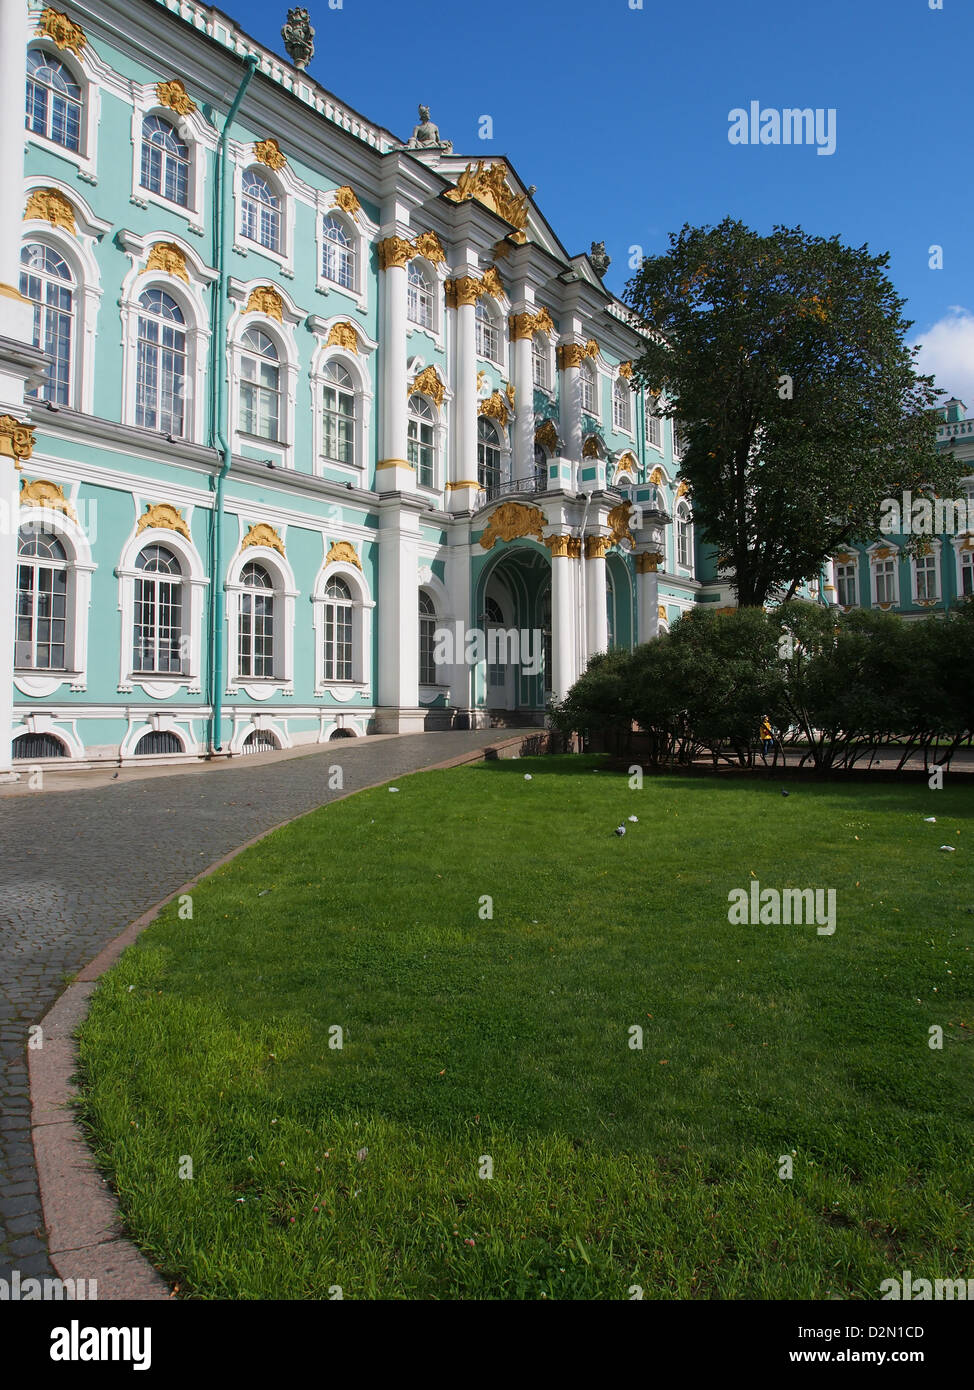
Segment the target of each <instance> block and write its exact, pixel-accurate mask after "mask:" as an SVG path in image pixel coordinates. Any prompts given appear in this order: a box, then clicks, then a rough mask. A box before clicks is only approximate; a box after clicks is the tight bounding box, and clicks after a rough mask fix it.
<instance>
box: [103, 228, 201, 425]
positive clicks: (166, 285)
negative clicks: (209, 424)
mask: <svg viewBox="0 0 974 1390" xmlns="http://www.w3.org/2000/svg"><path fill="white" fill-rule="evenodd" d="M120 235H121V234H120ZM160 241H169V242H172V243H173V245H175V246H178V247H179V249H180V250H181V251H182V252H183V254H184V257H185V260H186V271H187V275H188V278H189V283H188V284H187V282H186V281H185V280H183V279H182V278H181V277H180V276H178V275H169V274H167V273H166V272H165V271H161V270H152V271H148V272H146V271H145V270H143V266H144V264H145V260H146V256H147V254H148V251H149V249H150V248H151V247H152V246H153V245H154V244H155V243H156V242H160ZM122 244H123V246H124V248H125V250H126V251H127V252H128V253H129V255H130V257H131V258H132V261H133V267H132V269H131V270H130V271H129V273H128V274H127V275H126V277H125V279H124V280H123V282H122V294H121V297H120V301H119V303H120V307H121V315H122V344H123V352H122V420H123V423H124V424H127V425H132V426H135V392H136V380H137V372H138V343H139V314H140V312H141V310H140V307H139V299H140V297H141V296H142V294H143V293H144V292H145V291H146V290H151V289H160V290H164V291H165V293H166V294H169V295H171V296H172V298H173V299H174V300H175V301H176V303H177V304H178V305H179V307H180V309H181V310H182V313H183V318H184V319H185V323H186V340H187V341H186V348H187V358H188V360H187V364H186V379H187V382H188V383H189V385H190V387H191V389H192V393H193V399H192V400H191V401H190V402H189V403H188V408H187V410H186V415H185V421H184V426H185V432H184V434H183V435H182V436H181V439H180V438H177V440H176V442H177V443H179V442H186V443H201V442H202V440H203V423H204V419H205V408H206V402H207V399H208V395H209V377H208V372H207V368H208V354H209V342H210V328H209V316H208V313H207V307H206V303H205V302H204V295H205V292H206V289H207V287H208V286H209V285H210V284H211V283H212V281H213V280H215V279H216V271H210V270H208V269H207V268H206V267H205V266H204V265H203V264H202V262H201V261H200V259H199V257H198V256H197V254H196V252H195V251H193V250H192V249H191V248H190V247H189V246H188V245H187V244H186V243H185V242H184V241H182V240H181V239H180V238H178V237H175V236H172V235H169V236H162V235H156V236H153V237H148V238H145V237H136V236H132V235H131V234H125V235H124V236H122ZM206 297H207V298H208V296H206ZM137 428H141V426H139V427H137ZM151 433H154V431H153V432H151ZM158 437H159V438H161V439H164V438H165V435H159V436H158Z"/></svg>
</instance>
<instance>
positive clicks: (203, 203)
mask: <svg viewBox="0 0 974 1390" xmlns="http://www.w3.org/2000/svg"><path fill="white" fill-rule="evenodd" d="M156 85H157V84H156V83H155V82H149V83H146V84H145V85H140V84H139V83H135V82H134V83H133V84H132V137H131V138H132V192H131V195H130V197H129V202H131V203H134V204H135V206H136V207H139V208H148V207H149V205H150V204H153V205H154V206H155V207H159V208H165V209H166V211H167V212H171V213H173V214H174V215H175V216H176V217H182V218H184V219H185V221H186V224H187V226H188V228H189V230H190V231H191V232H194V233H195V234H196V235H197V236H202V235H203V233H204V231H205V229H206V222H207V221H208V220H209V218H210V217H211V216H212V210H211V208H210V206H209V203H210V201H211V200H212V194H211V192H210V190H209V189H208V187H207V178H206V170H207V164H208V162H209V161H208V158H207V156H208V155H213V154H215V152H216V147H217V134H216V131H215V130H214V129H213V127H212V126H211V125H210V123H209V121H207V120H205V119H204V117H203V115H202V113H201V112H200V110H199V108H197V109H196V110H195V111H191V112H190V113H189V115H187V116H181V115H180V114H179V112H178V111H174V110H173V109H172V108H171V107H169V106H164V105H163V104H162V103H161V102H160V101H159V99H158V97H157V95H156ZM147 116H159V117H161V118H162V120H164V121H167V122H168V123H169V124H170V125H171V126H172V127H173V129H174V130H175V131H176V134H177V135H178V136H179V138H180V139H181V140H182V141H183V142H184V143H185V144H186V145H187V146H188V147H189V205H188V206H187V207H183V205H182V204H181V203H173V202H170V200H169V199H168V198H166V197H163V195H162V194H161V193H154V192H153V191H152V189H150V188H143V186H142V124H143V121H144V120H145V119H146V117H147Z"/></svg>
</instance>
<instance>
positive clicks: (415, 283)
mask: <svg viewBox="0 0 974 1390" xmlns="http://www.w3.org/2000/svg"><path fill="white" fill-rule="evenodd" d="M406 274H407V276H408V292H407V298H406V315H407V317H408V319H409V321H410V322H411V323H416V324H419V326H420V328H432V326H433V287H432V285H431V284H430V281H429V276H428V275H427V274H426V271H425V270H424V269H423V267H422V266H421V265H420V264H419V262H418V261H410V262H409V269H408V271H407V272H406Z"/></svg>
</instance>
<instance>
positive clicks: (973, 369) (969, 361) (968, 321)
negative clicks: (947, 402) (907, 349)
mask: <svg viewBox="0 0 974 1390" xmlns="http://www.w3.org/2000/svg"><path fill="white" fill-rule="evenodd" d="M913 342H914V343H919V344H920V345H921V346H920V353H919V356H918V357H917V366H918V369H919V371H921V372H923V373H924V374H925V375H931V374H932V375H933V376H934V377H935V378H936V383H937V385H938V387H939V388H940V389H941V391H943V392H944V393H945V394H946V395H948V396H959V397H960V399H961V400H962V401H964V402H965V403H966V405H967V408H968V413H971V412H974V313H972V312H971V311H970V309H965V308H963V307H962V306H961V305H959V304H952V305H951V306H950V308H949V310H948V312H947V314H946V315H945V316H944V318H942V319H938V320H937V322H936V323H934V324H931V326H930V327H929V328H928V329H927V330H926V332H925V333H918V334H917V336H916V337H915V338H914V339H913Z"/></svg>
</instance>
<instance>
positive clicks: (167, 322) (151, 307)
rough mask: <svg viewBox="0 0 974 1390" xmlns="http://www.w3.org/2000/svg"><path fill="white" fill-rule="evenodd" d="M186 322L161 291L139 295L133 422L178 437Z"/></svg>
mask: <svg viewBox="0 0 974 1390" xmlns="http://www.w3.org/2000/svg"><path fill="white" fill-rule="evenodd" d="M185 398H186V321H185V319H184V318H183V311H182V310H181V309H180V307H179V305H178V304H177V303H176V301H175V300H174V299H173V298H172V296H171V295H168V294H166V292H165V290H146V291H145V293H144V294H142V295H140V296H139V347H138V358H137V363H136V372H135V423H136V424H137V425H142V426H143V427H144V428H145V429H148V430H158V431H159V433H160V434H172V435H176V436H182V434H183V432H184V429H185V422H186V411H185Z"/></svg>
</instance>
